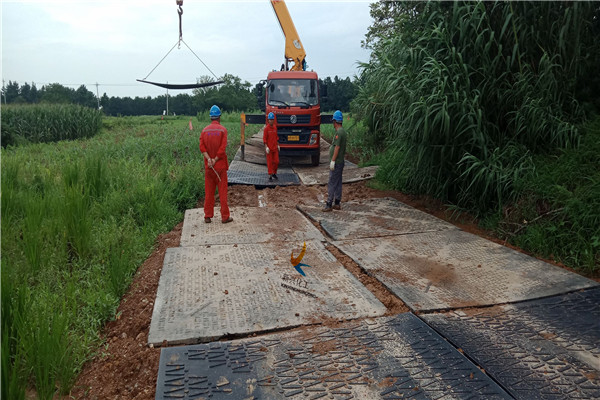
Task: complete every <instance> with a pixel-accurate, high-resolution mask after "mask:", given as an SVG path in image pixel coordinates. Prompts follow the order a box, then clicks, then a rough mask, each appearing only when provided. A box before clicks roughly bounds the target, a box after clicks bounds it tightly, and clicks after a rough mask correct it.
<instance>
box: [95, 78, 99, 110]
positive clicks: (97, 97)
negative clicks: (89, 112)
mask: <svg viewBox="0 0 600 400" xmlns="http://www.w3.org/2000/svg"><path fill="white" fill-rule="evenodd" d="M96 99H97V100H98V110H99V109H100V96H98V82H96Z"/></svg>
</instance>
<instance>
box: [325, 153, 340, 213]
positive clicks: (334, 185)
mask: <svg viewBox="0 0 600 400" xmlns="http://www.w3.org/2000/svg"><path fill="white" fill-rule="evenodd" d="M343 172H344V163H339V164H338V163H336V164H335V168H334V169H333V171H331V170H330V171H329V182H328V183H327V204H333V201H334V200H335V201H336V203H339V202H341V201H342V173H343Z"/></svg>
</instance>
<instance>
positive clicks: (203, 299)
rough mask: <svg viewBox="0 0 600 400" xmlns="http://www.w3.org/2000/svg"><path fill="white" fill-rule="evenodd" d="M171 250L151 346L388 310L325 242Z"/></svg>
mask: <svg viewBox="0 0 600 400" xmlns="http://www.w3.org/2000/svg"><path fill="white" fill-rule="evenodd" d="M301 247H302V243H300V242H299V243H296V244H292V243H284V242H269V243H259V244H240V245H237V244H234V245H212V246H198V247H179V248H171V249H167V252H166V254H165V261H164V264H163V269H162V274H161V277H160V281H159V285H158V290H157V295H156V300H155V303H154V311H153V314H152V322H151V325H150V334H149V337H148V342H149V343H152V344H155V345H160V344H161V343H162V342H163V341H164V340H166V341H167V343H169V344H176V343H188V344H189V343H198V342H207V341H211V340H215V339H218V338H221V337H224V336H228V335H241V334H249V333H254V332H264V331H270V330H273V329H280V328H285V327H290V326H298V325H303V324H310V323H315V322H318V321H320V320H321V319H323V318H335V319H353V318H358V317H368V316H379V315H383V314H384V313H385V311H386V308H385V306H384V305H383V304H381V303H380V302H379V301H378V300H377V298H376V297H375V296H374V295H373V294H372V293H371V292H369V291H368V290H367V289H366V288H365V287H364V286H362V285H361V284H360V282H359V281H358V280H357V279H356V278H355V277H354V276H353V275H352V274H351V273H350V272H348V271H347V270H346V269H345V268H344V267H343V266H342V265H341V264H340V263H339V262H338V261H337V259H336V258H335V257H334V256H333V255H332V254H331V253H330V252H329V251H327V249H325V247H324V246H323V244H322V243H321V242H319V241H307V242H306V253H305V254H304V258H302V260H301V262H302V263H303V264H307V265H309V266H310V267H307V266H300V268H301V269H302V271H303V272H304V273H305V274H306V276H305V277H303V276H302V275H300V274H299V273H298V272H297V271H296V269H295V268H294V267H293V265H292V263H291V261H290V254H291V253H292V251H293V254H294V257H298V256H299V254H300V252H301Z"/></svg>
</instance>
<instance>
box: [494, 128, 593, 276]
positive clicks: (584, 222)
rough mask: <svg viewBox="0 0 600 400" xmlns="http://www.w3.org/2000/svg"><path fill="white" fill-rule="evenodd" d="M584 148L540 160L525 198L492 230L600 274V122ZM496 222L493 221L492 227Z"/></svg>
mask: <svg viewBox="0 0 600 400" xmlns="http://www.w3.org/2000/svg"><path fill="white" fill-rule="evenodd" d="M582 130H583V134H582V138H581V141H582V143H581V147H580V148H579V149H566V150H561V151H557V152H555V153H553V154H550V155H540V156H536V157H535V158H534V160H533V162H534V164H535V168H534V169H533V170H531V171H529V173H527V174H524V175H523V176H522V177H521V179H519V180H518V181H517V182H516V186H517V190H518V193H519V196H518V198H517V199H516V201H515V202H514V203H513V204H510V205H509V206H508V207H506V209H505V211H504V218H503V219H501V220H499V221H493V222H492V223H491V224H490V226H491V227H492V228H495V229H496V230H497V231H498V232H499V234H500V235H501V236H502V237H504V238H506V239H508V240H510V241H511V243H513V244H516V245H518V246H519V247H521V248H523V249H526V250H528V251H531V252H533V253H536V254H539V255H542V256H544V257H547V258H554V259H556V260H557V261H561V262H563V263H565V264H567V265H570V266H574V267H576V268H579V269H581V270H582V271H585V272H587V273H590V274H592V273H595V272H598V271H600V157H598V154H600V118H598V117H597V118H596V119H595V120H594V121H593V122H590V123H588V124H586V125H585V126H584V127H583V129H582ZM487 222H490V221H487Z"/></svg>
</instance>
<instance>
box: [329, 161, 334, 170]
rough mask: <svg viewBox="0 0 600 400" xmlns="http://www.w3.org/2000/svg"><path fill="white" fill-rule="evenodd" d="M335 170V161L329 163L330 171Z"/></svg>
mask: <svg viewBox="0 0 600 400" xmlns="http://www.w3.org/2000/svg"><path fill="white" fill-rule="evenodd" d="M334 169H335V161H332V162H330V163H329V170H330V171H333V170H334Z"/></svg>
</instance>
